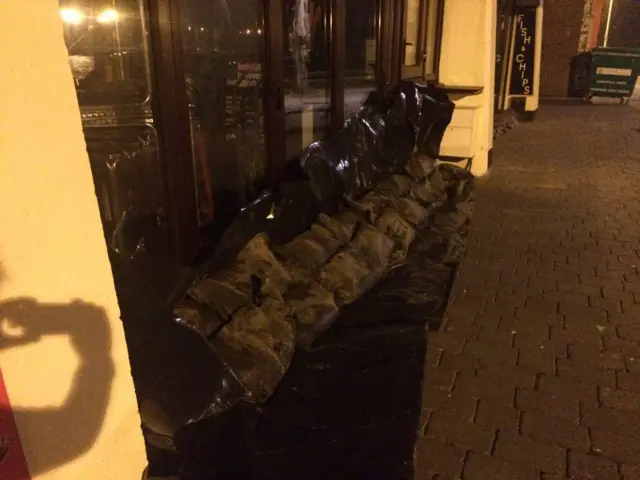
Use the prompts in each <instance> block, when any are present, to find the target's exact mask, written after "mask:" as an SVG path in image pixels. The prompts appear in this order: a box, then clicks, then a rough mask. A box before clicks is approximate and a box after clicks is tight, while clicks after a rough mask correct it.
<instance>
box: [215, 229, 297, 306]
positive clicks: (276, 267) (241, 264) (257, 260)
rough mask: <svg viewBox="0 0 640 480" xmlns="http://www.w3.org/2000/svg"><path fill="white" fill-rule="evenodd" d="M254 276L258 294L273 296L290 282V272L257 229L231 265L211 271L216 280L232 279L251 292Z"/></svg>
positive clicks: (254, 286)
mask: <svg viewBox="0 0 640 480" xmlns="http://www.w3.org/2000/svg"><path fill="white" fill-rule="evenodd" d="M255 277H257V278H258V279H259V280H260V294H261V295H262V296H271V297H273V298H277V299H280V296H281V295H282V294H283V293H284V292H285V291H286V290H287V287H288V286H289V283H291V276H290V275H289V273H288V272H287V271H286V269H285V268H284V266H283V265H282V264H281V263H280V262H279V261H278V260H277V259H276V257H275V255H274V254H273V252H272V251H271V249H270V248H269V237H268V236H267V235H266V234H265V233H259V234H258V235H256V236H255V237H253V238H252V239H251V240H250V241H249V243H247V245H245V247H244V248H243V249H242V250H241V251H240V253H239V254H238V256H237V257H236V262H235V264H234V265H233V266H232V267H231V268H227V269H225V270H223V271H221V272H218V273H215V274H214V275H212V278H215V279H217V280H220V281H228V282H232V283H233V284H234V285H236V286H237V287H238V289H239V290H241V291H243V292H245V293H252V292H253V293H255V288H256V282H255ZM276 292H277V294H276Z"/></svg>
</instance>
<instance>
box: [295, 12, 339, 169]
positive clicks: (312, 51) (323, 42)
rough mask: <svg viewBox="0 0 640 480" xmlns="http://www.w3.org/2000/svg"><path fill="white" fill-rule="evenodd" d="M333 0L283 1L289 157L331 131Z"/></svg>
mask: <svg viewBox="0 0 640 480" xmlns="http://www.w3.org/2000/svg"><path fill="white" fill-rule="evenodd" d="M330 4H331V1H330V0H284V12H283V32H284V41H285V45H284V51H285V58H284V64H285V72H284V78H285V86H284V87H285V88H284V106H285V111H286V155H287V157H288V158H291V157H294V156H295V155H297V154H298V153H299V152H300V151H301V150H303V149H304V148H305V147H306V146H307V145H309V144H310V143H312V142H314V141H316V140H320V139H322V138H323V137H324V136H325V135H326V134H327V132H328V129H329V123H330V110H331V90H330V89H331V87H330V82H331V53H330V41H331V10H330Z"/></svg>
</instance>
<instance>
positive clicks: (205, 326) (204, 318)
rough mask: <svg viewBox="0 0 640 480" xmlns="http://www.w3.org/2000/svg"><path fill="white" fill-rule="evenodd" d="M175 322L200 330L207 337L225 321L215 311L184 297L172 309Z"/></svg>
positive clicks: (216, 330) (213, 333)
mask: <svg viewBox="0 0 640 480" xmlns="http://www.w3.org/2000/svg"><path fill="white" fill-rule="evenodd" d="M173 314H174V316H175V319H176V322H178V323H181V324H183V325H185V326H187V327H189V328H192V329H194V330H196V331H198V332H200V333H201V334H202V335H204V336H205V337H207V338H209V337H211V336H212V335H215V334H216V333H217V332H218V330H220V329H221V328H222V326H223V325H224V324H225V323H226V319H223V318H221V317H220V316H219V315H218V314H217V313H216V312H214V311H213V310H210V309H209V308H207V307H205V306H204V305H201V304H200V303H198V302H196V301H194V300H192V299H191V298H189V297H184V298H183V299H182V300H181V301H180V302H179V303H178V305H176V307H175V308H174V310H173Z"/></svg>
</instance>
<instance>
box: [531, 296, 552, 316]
mask: <svg viewBox="0 0 640 480" xmlns="http://www.w3.org/2000/svg"><path fill="white" fill-rule="evenodd" d="M522 310H524V311H527V312H529V313H530V314H533V313H534V312H535V314H542V315H552V316H553V315H555V314H557V313H558V302H557V300H549V299H540V298H527V302H526V304H525V306H524V308H523V309H522Z"/></svg>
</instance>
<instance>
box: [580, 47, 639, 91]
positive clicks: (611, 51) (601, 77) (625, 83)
mask: <svg viewBox="0 0 640 480" xmlns="http://www.w3.org/2000/svg"><path fill="white" fill-rule="evenodd" d="M589 71H590V73H589V93H588V97H589V98H592V97H609V98H619V99H620V100H621V101H623V102H627V101H628V100H629V97H631V95H632V94H633V89H634V88H635V86H636V81H637V79H638V73H640V49H634V48H611V47H596V48H594V49H593V50H592V51H591V65H590V69H589Z"/></svg>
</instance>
